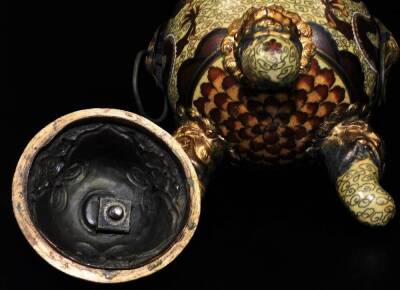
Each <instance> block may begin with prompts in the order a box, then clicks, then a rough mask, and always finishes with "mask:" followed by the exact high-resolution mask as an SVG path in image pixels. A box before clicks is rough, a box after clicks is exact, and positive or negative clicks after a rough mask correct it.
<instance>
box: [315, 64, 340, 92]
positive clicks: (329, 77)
mask: <svg viewBox="0 0 400 290" xmlns="http://www.w3.org/2000/svg"><path fill="white" fill-rule="evenodd" d="M335 81H336V79H335V74H334V73H333V71H332V70H330V69H326V68H324V69H322V70H321V71H320V72H319V74H318V75H317V76H316V77H315V86H318V85H323V86H327V87H328V88H330V87H331V86H333V84H334V83H335Z"/></svg>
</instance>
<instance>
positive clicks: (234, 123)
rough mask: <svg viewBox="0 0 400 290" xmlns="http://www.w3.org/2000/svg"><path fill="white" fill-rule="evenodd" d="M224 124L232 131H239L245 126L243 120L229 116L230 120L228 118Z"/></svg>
mask: <svg viewBox="0 0 400 290" xmlns="http://www.w3.org/2000/svg"><path fill="white" fill-rule="evenodd" d="M224 125H225V126H226V127H227V128H228V129H229V130H231V131H238V130H240V129H242V128H244V126H243V124H242V122H240V121H239V120H236V119H233V118H231V117H230V118H228V120H226V121H225V122H224Z"/></svg>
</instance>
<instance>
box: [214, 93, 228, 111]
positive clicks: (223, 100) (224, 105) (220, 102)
mask: <svg viewBox="0 0 400 290" xmlns="http://www.w3.org/2000/svg"><path fill="white" fill-rule="evenodd" d="M228 100H229V97H228V95H227V94H225V93H218V94H216V95H215V96H214V102H215V104H216V105H217V107H218V108H220V109H221V110H224V111H227V110H228Z"/></svg>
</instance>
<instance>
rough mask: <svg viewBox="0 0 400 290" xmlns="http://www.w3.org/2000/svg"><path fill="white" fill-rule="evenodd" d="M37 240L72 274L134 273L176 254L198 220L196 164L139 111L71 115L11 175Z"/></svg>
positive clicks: (21, 212)
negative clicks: (193, 164) (138, 114)
mask: <svg viewBox="0 0 400 290" xmlns="http://www.w3.org/2000/svg"><path fill="white" fill-rule="evenodd" d="M13 205H14V213H15V216H16V218H17V221H18V224H19V226H20V228H21V230H22V232H23V233H24V235H25V237H26V238H27V240H28V241H29V243H30V244H31V245H32V247H33V248H34V249H35V250H36V251H37V252H38V253H39V254H40V255H41V256H42V257H43V258H44V259H45V260H46V261H47V262H49V263H50V264H52V265H53V266H54V267H56V268H58V269H59V270H61V271H63V272H65V273H68V274H70V275H72V276H75V277H78V278H82V279H86V280H90V281H94V282H102V283H116V282H123V281H129V280H134V279H137V278H140V277H143V276H146V275H149V274H151V273H153V272H155V271H157V270H159V269H161V268H163V267H164V266H166V265H167V264H168V263H170V262H171V261H172V260H173V259H174V258H175V257H176V256H177V255H178V254H179V253H180V252H181V251H182V249H183V248H184V247H185V246H186V245H187V243H188V242H189V240H190V238H191V237H192V235H193V233H194V230H195V228H196V226H197V223H198V219H199V213H200V190H199V183H198V180H197V176H196V173H195V170H194V168H193V166H192V164H191V162H190V160H189V158H188V157H187V156H186V154H185V153H184V151H183V150H182V149H181V147H180V145H179V144H178V143H177V142H176V141H175V140H174V139H173V137H172V136H170V135H169V134H168V133H167V132H165V131H163V130H162V129H161V128H159V127H158V126H156V125H155V124H153V123H152V122H150V121H148V120H146V119H144V118H142V117H140V116H137V115H135V114H132V113H129V112H124V111H120V110H111V109H92V110H85V111H79V112H75V113H72V114H70V115H67V116H64V117H62V118H60V119H58V120H56V121H55V122H53V123H52V124H50V125H49V126H47V127H46V128H44V129H43V130H42V131H41V132H40V133H39V134H38V135H37V136H36V137H35V138H34V139H33V140H32V141H31V142H30V143H29V145H28V146H27V148H26V150H25V152H24V153H23V155H22V157H21V159H20V162H19V164H18V167H17V170H16V173H15V177H14V183H13Z"/></svg>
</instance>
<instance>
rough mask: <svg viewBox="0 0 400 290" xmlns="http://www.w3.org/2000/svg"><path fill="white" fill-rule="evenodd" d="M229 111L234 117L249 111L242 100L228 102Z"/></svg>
mask: <svg viewBox="0 0 400 290" xmlns="http://www.w3.org/2000/svg"><path fill="white" fill-rule="evenodd" d="M228 112H229V114H230V115H231V116H232V117H234V118H238V117H239V115H241V114H244V113H247V112H248V111H247V108H246V106H245V105H244V104H243V103H241V102H231V103H229V104H228Z"/></svg>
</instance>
